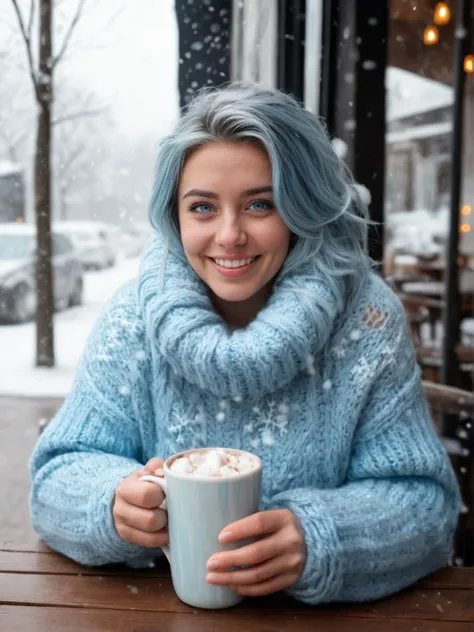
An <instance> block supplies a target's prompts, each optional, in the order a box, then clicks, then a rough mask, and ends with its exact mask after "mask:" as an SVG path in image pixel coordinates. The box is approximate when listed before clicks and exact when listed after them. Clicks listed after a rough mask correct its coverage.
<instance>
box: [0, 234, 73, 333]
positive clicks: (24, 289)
mask: <svg viewBox="0 0 474 632" xmlns="http://www.w3.org/2000/svg"><path fill="white" fill-rule="evenodd" d="M35 250H36V228H35V226H33V225H29V224H13V223H11V224H10V223H6V224H0V318H1V319H2V320H6V321H8V322H15V323H21V322H25V321H28V320H30V319H31V318H33V316H34V315H35V312H36V255H35ZM52 265H53V279H54V281H53V282H54V302H55V308H56V309H64V308H66V307H74V306H76V305H80V304H81V303H82V293H83V286H84V284H83V267H82V264H81V261H80V259H79V258H78V257H77V254H76V252H75V249H74V245H73V243H72V242H71V240H70V239H69V238H68V237H67V236H66V235H64V234H62V233H61V232H59V231H57V230H53V233H52Z"/></svg>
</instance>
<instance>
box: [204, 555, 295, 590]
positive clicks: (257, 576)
mask: <svg viewBox="0 0 474 632" xmlns="http://www.w3.org/2000/svg"><path fill="white" fill-rule="evenodd" d="M287 571H288V559H287V558H286V556H282V555H280V556H278V557H274V558H272V559H271V560H267V561H266V562H264V563H263V564H257V565H256V566H252V567H250V568H246V569H243V570H238V571H231V572H228V573H226V572H220V573H208V574H207V577H206V581H207V583H208V584H216V585H218V586H230V585H236V586H237V585H239V586H240V585H244V584H260V583H262V582H264V581H267V580H268V579H271V578H272V577H275V576H276V575H282V574H283V573H285V572H287Z"/></svg>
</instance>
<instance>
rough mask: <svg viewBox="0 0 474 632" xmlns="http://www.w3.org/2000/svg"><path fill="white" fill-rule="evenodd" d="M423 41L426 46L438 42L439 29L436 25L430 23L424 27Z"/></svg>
mask: <svg viewBox="0 0 474 632" xmlns="http://www.w3.org/2000/svg"><path fill="white" fill-rule="evenodd" d="M423 41H424V43H425V44H426V45H427V46H433V44H437V43H438V42H439V31H438V29H437V28H436V26H433V25H430V26H427V27H426V28H425V32H424V33H423Z"/></svg>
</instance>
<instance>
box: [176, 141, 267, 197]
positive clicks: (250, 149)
mask: <svg viewBox="0 0 474 632" xmlns="http://www.w3.org/2000/svg"><path fill="white" fill-rule="evenodd" d="M239 179H242V180H246V183H248V181H249V180H252V181H258V185H262V184H271V179H272V178H271V164H270V160H269V158H268V155H267V154H266V152H265V151H264V150H263V149H262V148H261V147H259V146H258V145H256V144H253V143H247V142H240V143H237V142H235V143H231V142H213V143H208V144H207V145H203V146H201V147H198V148H197V149H195V150H193V151H192V152H191V153H190V155H189V156H188V157H187V158H186V161H185V163H184V167H183V169H182V172H181V177H180V187H181V186H187V185H189V184H193V185H194V184H196V181H197V184H198V185H199V186H201V187H202V186H203V181H205V182H207V183H208V184H209V185H211V184H213V183H214V184H215V185H216V184H223V183H225V182H228V183H229V182H235V181H236V180H239ZM263 180H264V181H263Z"/></svg>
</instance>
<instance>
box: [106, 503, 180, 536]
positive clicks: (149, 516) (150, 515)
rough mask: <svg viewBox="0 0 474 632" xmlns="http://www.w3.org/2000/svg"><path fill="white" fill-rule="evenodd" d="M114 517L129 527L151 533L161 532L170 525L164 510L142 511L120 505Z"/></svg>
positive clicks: (127, 505) (123, 504) (138, 508)
mask: <svg viewBox="0 0 474 632" xmlns="http://www.w3.org/2000/svg"><path fill="white" fill-rule="evenodd" d="M114 515H115V517H116V520H119V521H120V522H123V523H125V524H126V525H128V526H129V527H132V528H134V529H139V530H140V531H148V532H150V533H153V532H155V531H161V529H163V528H164V527H166V525H167V524H168V514H167V512H166V511H164V510H163V509H142V508H141V507H135V506H134V505H129V504H128V503H119V504H118V505H117V506H116V507H115V509H114Z"/></svg>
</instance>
